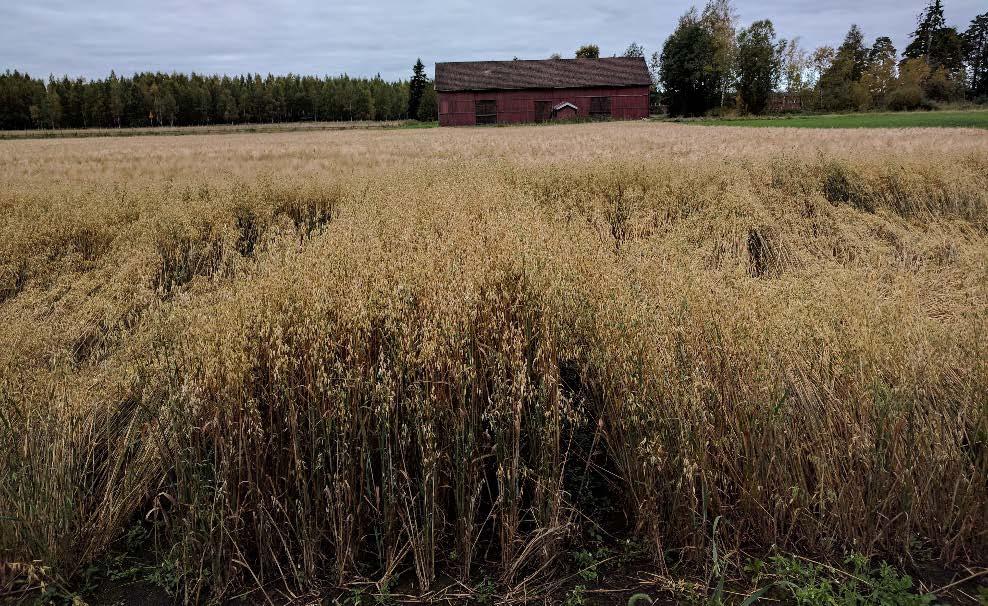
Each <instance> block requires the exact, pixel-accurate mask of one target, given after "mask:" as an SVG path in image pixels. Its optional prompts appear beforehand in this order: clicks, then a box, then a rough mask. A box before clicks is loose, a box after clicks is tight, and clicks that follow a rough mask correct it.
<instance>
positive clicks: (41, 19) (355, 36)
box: [0, 0, 985, 78]
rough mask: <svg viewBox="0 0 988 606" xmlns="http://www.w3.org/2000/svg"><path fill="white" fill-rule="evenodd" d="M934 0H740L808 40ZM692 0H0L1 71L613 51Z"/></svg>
mask: <svg viewBox="0 0 988 606" xmlns="http://www.w3.org/2000/svg"><path fill="white" fill-rule="evenodd" d="M924 4H925V0H907V1H905V2H902V1H897V0H873V1H872V2H869V3H862V2H860V0H832V1H829V2H826V3H821V2H815V1H813V0H794V1H787V2H782V1H781V0H777V1H773V2H767V1H765V0H748V1H743V0H736V8H737V10H738V13H739V17H740V19H741V22H742V24H746V23H750V22H751V21H754V20H756V19H762V18H770V19H772V20H773V22H774V23H775V26H776V30H777V32H778V33H779V35H780V36H782V37H786V38H791V37H796V36H798V37H799V38H800V40H801V41H802V44H803V45H804V46H805V47H807V48H813V47H815V46H819V45H821V44H833V45H836V44H839V43H840V41H841V39H842V38H843V36H844V33H845V32H846V31H847V29H848V27H849V26H850V25H851V23H857V24H858V25H859V26H860V27H861V28H862V29H863V30H864V33H865V36H866V37H867V39H869V40H871V39H874V38H875V37H876V36H879V35H888V36H891V37H892V39H893V40H894V41H895V43H896V45H897V46H898V47H899V48H900V49H901V48H902V47H903V46H904V45H905V43H906V40H907V36H908V33H909V32H910V31H911V30H912V29H913V28H914V26H915V22H916V15H917V14H918V13H919V12H920V11H921V10H922V8H923V5H924ZM688 8H689V4H688V3H687V2H677V3H661V2H656V3H652V4H650V5H645V4H643V3H642V2H640V0H636V1H635V2H630V1H627V0H624V1H621V0H619V1H617V2H616V3H606V2H601V1H600V0H568V1H567V2H563V3H560V2H551V3H549V2H532V1H531V0H503V1H501V2H498V3H478V2H476V1H469V2H468V1H466V0H451V1H449V2H432V1H428V0H425V1H420V2H405V1H401V0H380V1H378V2H374V3H355V2H341V1H339V0H331V1H322V2H320V1H315V0H286V1H283V2H273V1H269V0H243V1H240V2H232V1H224V0H204V1H194V0H156V1H155V2H150V1H148V0H131V1H129V2H126V3H124V2H119V1H117V0H89V1H87V2H77V1H67V0H35V1H34V2H32V3H30V4H29V3H25V2H16V0H8V1H7V2H5V3H4V4H2V5H0V22H2V23H5V24H7V28H5V35H4V37H2V38H0V70H2V69H19V70H22V71H28V72H29V73H31V74H34V75H39V76H44V75H47V74H49V73H54V74H57V75H61V74H63V73H68V74H70V75H72V76H77V75H78V76H84V77H102V76H105V75H106V74H108V73H109V71H110V70H111V69H114V70H116V71H117V72H118V73H132V72H135V71H144V70H161V71H184V72H188V71H197V72H200V73H230V74H233V73H246V72H260V73H268V72H271V73H287V72H295V73H303V74H339V73H343V72H346V73H349V74H351V75H357V76H373V75H374V74H377V73H380V74H381V75H382V76H384V77H385V78H397V77H408V73H409V69H410V65H411V63H412V62H414V60H415V58H416V57H422V59H423V61H425V62H426V63H427V64H428V65H429V66H430V68H431V65H432V64H433V62H435V61H446V60H469V59H510V58H512V57H515V56H517V57H521V58H543V57H547V56H549V55H550V54H551V53H553V52H559V53H560V54H563V55H569V54H570V53H572V52H573V51H574V50H575V49H576V48H577V47H578V46H580V45H581V44H585V43H589V42H593V43H596V44H598V45H600V47H601V52H602V53H604V54H608V55H609V54H614V53H620V52H622V51H623V50H624V48H625V47H626V46H627V45H628V44H629V43H630V42H631V41H637V42H638V43H640V44H643V45H644V46H645V47H646V50H647V51H648V52H652V51H654V50H658V49H659V48H660V46H661V44H662V41H663V40H664V39H665V37H666V36H668V34H669V33H670V32H671V31H672V29H673V27H675V24H676V21H677V19H678V17H679V16H680V15H681V14H682V13H683V12H685V11H686V10H687V9H688ZM946 10H947V18H948V21H949V22H950V23H952V24H954V25H957V26H958V27H961V28H963V27H966V26H967V23H968V22H969V21H970V20H971V18H972V17H973V16H974V15H975V14H976V13H978V12H981V11H984V10H985V9H984V5H983V0H947V2H946Z"/></svg>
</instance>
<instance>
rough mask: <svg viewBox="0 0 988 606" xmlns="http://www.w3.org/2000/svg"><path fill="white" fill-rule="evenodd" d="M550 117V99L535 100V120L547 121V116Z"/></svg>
mask: <svg viewBox="0 0 988 606" xmlns="http://www.w3.org/2000/svg"><path fill="white" fill-rule="evenodd" d="M551 117H552V102H551V101H536V102H535V121H536V122H548V121H549V118H551Z"/></svg>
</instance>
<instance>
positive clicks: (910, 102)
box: [885, 85, 932, 112]
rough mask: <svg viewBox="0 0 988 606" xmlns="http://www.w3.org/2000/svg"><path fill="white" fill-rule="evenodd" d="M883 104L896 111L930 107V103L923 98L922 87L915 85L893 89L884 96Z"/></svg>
mask: <svg viewBox="0 0 988 606" xmlns="http://www.w3.org/2000/svg"><path fill="white" fill-rule="evenodd" d="M885 104H886V106H887V107H888V108H889V109H890V110H892V111H897V112H898V111H908V110H916V109H932V107H931V106H930V104H929V103H928V102H927V101H926V100H925V99H924V98H923V89H921V88H920V87H918V86H915V85H912V86H903V87H900V88H896V89H893V90H892V92H890V93H889V94H888V97H886V101H885Z"/></svg>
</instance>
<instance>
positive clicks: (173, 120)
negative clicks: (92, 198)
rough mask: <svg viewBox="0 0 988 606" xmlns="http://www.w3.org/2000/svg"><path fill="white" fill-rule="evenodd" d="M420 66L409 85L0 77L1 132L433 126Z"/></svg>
mask: <svg viewBox="0 0 988 606" xmlns="http://www.w3.org/2000/svg"><path fill="white" fill-rule="evenodd" d="M436 107H437V102H436V93H435V90H434V88H433V85H432V82H431V81H430V80H429V78H428V76H427V75H426V73H425V66H424V65H423V64H422V62H421V60H420V61H418V62H416V64H415V67H414V68H413V75H412V78H411V80H398V81H396V82H389V81H385V80H383V79H382V78H381V77H380V76H377V77H375V78H352V77H350V76H347V75H342V76H336V77H315V76H300V75H295V74H289V75H287V76H273V75H268V76H265V77H262V76H261V75H260V74H249V75H242V76H236V77H229V76H216V75H214V76H204V75H201V74H196V73H193V74H191V75H186V74H179V73H172V74H164V73H138V74H135V75H133V76H131V77H120V76H117V75H116V73H114V72H111V73H110V75H109V77H107V78H105V79H101V80H86V79H83V78H75V79H70V78H69V77H68V76H64V77H62V78H60V79H58V78H55V77H49V79H48V80H47V81H44V80H41V79H37V78H32V77H31V76H29V75H28V74H23V73H19V72H17V71H7V72H5V73H3V74H0V129H30V128H94V127H99V128H111V127H117V128H120V127H141V126H193V125H206V124H237V123H264V122H298V121H306V120H324V121H337V120H401V119H408V118H415V119H421V120H435V119H436V113H437V110H436Z"/></svg>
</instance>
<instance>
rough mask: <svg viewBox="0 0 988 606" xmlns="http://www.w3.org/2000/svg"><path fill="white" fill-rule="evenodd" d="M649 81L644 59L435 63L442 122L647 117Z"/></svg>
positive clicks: (466, 122)
mask: <svg viewBox="0 0 988 606" xmlns="http://www.w3.org/2000/svg"><path fill="white" fill-rule="evenodd" d="M650 84H651V79H650V77H649V73H648V67H646V65H645V59H643V58H641V57H612V58H606V59H546V60H542V61H517V60H516V61H458V62H451V63H437V64H436V92H437V93H438V94H439V125H440V126H466V125H473V124H506V123H512V122H547V121H550V120H565V119H573V118H576V117H581V118H601V119H604V118H613V119H615V120H636V119H640V118H647V117H648V93H649V85H650Z"/></svg>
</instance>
